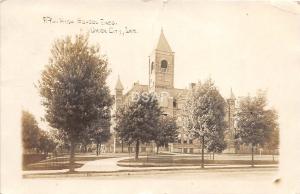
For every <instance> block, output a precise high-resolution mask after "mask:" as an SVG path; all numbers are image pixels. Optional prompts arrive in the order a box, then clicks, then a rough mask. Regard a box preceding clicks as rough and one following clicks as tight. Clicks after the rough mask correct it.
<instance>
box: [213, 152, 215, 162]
mask: <svg viewBox="0 0 300 194" xmlns="http://www.w3.org/2000/svg"><path fill="white" fill-rule="evenodd" d="M213 160H215V152H213Z"/></svg>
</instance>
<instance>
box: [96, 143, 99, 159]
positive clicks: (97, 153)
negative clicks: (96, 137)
mask: <svg viewBox="0 0 300 194" xmlns="http://www.w3.org/2000/svg"><path fill="white" fill-rule="evenodd" d="M98 148H99V144H98V143H97V147H96V155H97V156H98V155H99V152H98V151H99V149H98Z"/></svg>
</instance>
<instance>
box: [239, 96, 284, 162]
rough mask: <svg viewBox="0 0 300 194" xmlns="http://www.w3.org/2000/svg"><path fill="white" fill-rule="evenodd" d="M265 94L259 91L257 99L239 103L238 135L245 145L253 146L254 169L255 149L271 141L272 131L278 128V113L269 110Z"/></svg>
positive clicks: (248, 98)
mask: <svg viewBox="0 0 300 194" xmlns="http://www.w3.org/2000/svg"><path fill="white" fill-rule="evenodd" d="M266 106H267V100H266V94H265V92H262V91H259V92H258V94H257V96H255V97H250V96H247V97H244V98H242V99H241V100H240V101H239V108H238V113H237V127H238V129H239V131H238V134H239V136H240V138H241V140H242V142H243V143H245V144H247V145H250V146H251V156H252V157H251V158H252V162H251V164H252V167H253V166H254V148H255V146H258V145H260V146H263V145H264V144H265V143H266V142H268V141H269V139H270V137H271V135H272V131H273V130H274V129H276V128H277V126H278V124H277V113H276V111H275V110H272V109H267V107H266Z"/></svg>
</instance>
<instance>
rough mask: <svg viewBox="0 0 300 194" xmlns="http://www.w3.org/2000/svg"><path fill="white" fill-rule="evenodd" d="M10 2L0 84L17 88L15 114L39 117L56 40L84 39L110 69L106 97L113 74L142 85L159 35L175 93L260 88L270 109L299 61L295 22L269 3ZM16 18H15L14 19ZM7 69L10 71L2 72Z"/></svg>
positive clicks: (241, 93) (246, 91) (250, 91)
mask: <svg viewBox="0 0 300 194" xmlns="http://www.w3.org/2000/svg"><path fill="white" fill-rule="evenodd" d="M14 2H17V1H11V2H7V3H6V4H4V7H3V8H2V11H3V13H4V14H3V15H4V17H3V19H2V20H3V21H2V25H3V28H2V29H3V31H2V42H3V43H2V44H3V45H4V46H3V47H2V48H4V53H5V55H4V57H3V61H4V63H3V64H4V65H3V66H2V74H3V76H2V78H3V79H2V82H3V83H2V85H6V84H13V85H16V87H18V88H19V89H20V90H23V92H22V101H23V102H22V107H23V109H25V110H28V111H30V112H32V113H33V114H35V115H36V116H37V117H38V118H39V117H42V116H43V107H42V106H41V105H40V97H39V95H38V90H37V88H36V87H35V85H37V83H38V80H39V79H40V74H41V72H42V70H43V69H44V67H45V65H46V64H47V62H48V58H49V56H50V48H51V46H52V44H53V41H54V40H55V39H57V38H64V37H65V36H66V35H71V36H74V35H75V34H77V33H86V32H90V43H91V44H98V45H100V48H101V53H102V54H104V55H106V56H107V58H108V60H109V67H110V68H111V70H112V73H111V75H110V76H109V78H108V84H109V86H110V88H111V92H112V93H113V92H114V85H115V83H116V80H117V76H118V75H120V78H121V81H122V83H123V85H124V87H125V90H126V89H127V90H128V89H129V88H130V87H131V86H132V84H133V82H136V81H138V82H140V83H142V84H146V83H147V82H148V56H149V55H150V53H151V52H152V51H153V48H154V47H155V45H156V44H157V39H158V37H159V33H160V30H161V28H163V30H164V33H165V35H166V37H167V40H168V42H169V44H170V45H171V48H172V50H173V51H174V52H175V87H177V88H185V87H187V86H188V84H189V83H190V82H197V81H198V80H204V79H207V78H208V77H211V78H212V79H213V80H215V82H216V85H217V86H218V88H219V90H220V91H221V93H222V94H223V96H224V97H225V98H226V97H228V96H229V92H230V88H232V89H233V92H234V93H235V95H236V96H245V95H248V94H251V95H254V94H255V91H256V90H257V89H267V90H268V95H269V99H270V105H271V106H275V107H276V106H278V105H277V102H278V101H280V99H279V98H280V95H278V94H281V92H280V91H281V87H286V84H284V83H282V81H283V80H282V79H281V78H282V77H284V76H285V75H286V72H288V73H289V74H290V73H296V71H293V72H291V71H290V68H294V67H295V65H297V62H298V61H299V55H296V54H297V53H298V52H299V50H300V46H299V39H296V37H297V36H298V33H299V30H300V24H299V23H297V20H298V19H299V17H295V14H294V13H288V12H286V11H285V10H282V9H279V8H278V7H276V6H274V5H272V4H270V3H263V2H261V3H258V2H256V3H254V2H198V1H188V2H183V1H166V3H162V2H161V1H133V3H132V4H130V5H129V4H128V3H126V1H102V2H101V3H98V4H97V3H95V2H85V3H84V4H81V6H80V7H79V6H78V7H77V6H76V7H75V5H76V3H78V4H80V3H81V1H79V0H78V1H75V3H74V4H70V2H68V1H66V2H64V3H61V2H59V3H58V2H57V1H53V2H51V3H49V2H47V1H44V2H43V1H41V2H40V3H34V4H33V3H31V2H30V1H26V2H18V4H16V3H14ZM16 13H18V14H17V15H16ZM43 17H51V18H52V19H53V20H55V19H59V18H62V19H64V20H67V19H69V20H74V21H77V19H79V18H80V19H86V20H97V21H99V19H103V21H113V22H117V25H115V26H116V27H113V28H114V29H124V27H125V26H127V27H128V28H129V29H135V30H136V33H129V34H125V35H118V34H114V33H112V34H109V33H108V34H107V33H91V31H92V29H95V28H98V29H99V26H100V27H101V28H102V26H105V28H106V27H107V26H108V25H88V24H54V23H52V24H49V23H44V22H43ZM16 56H18V57H16ZM8 64H9V65H8Z"/></svg>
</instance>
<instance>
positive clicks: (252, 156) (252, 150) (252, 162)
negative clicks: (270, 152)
mask: <svg viewBox="0 0 300 194" xmlns="http://www.w3.org/2000/svg"><path fill="white" fill-rule="evenodd" d="M251 152H252V153H251V166H252V167H254V145H253V144H252V147H251Z"/></svg>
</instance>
